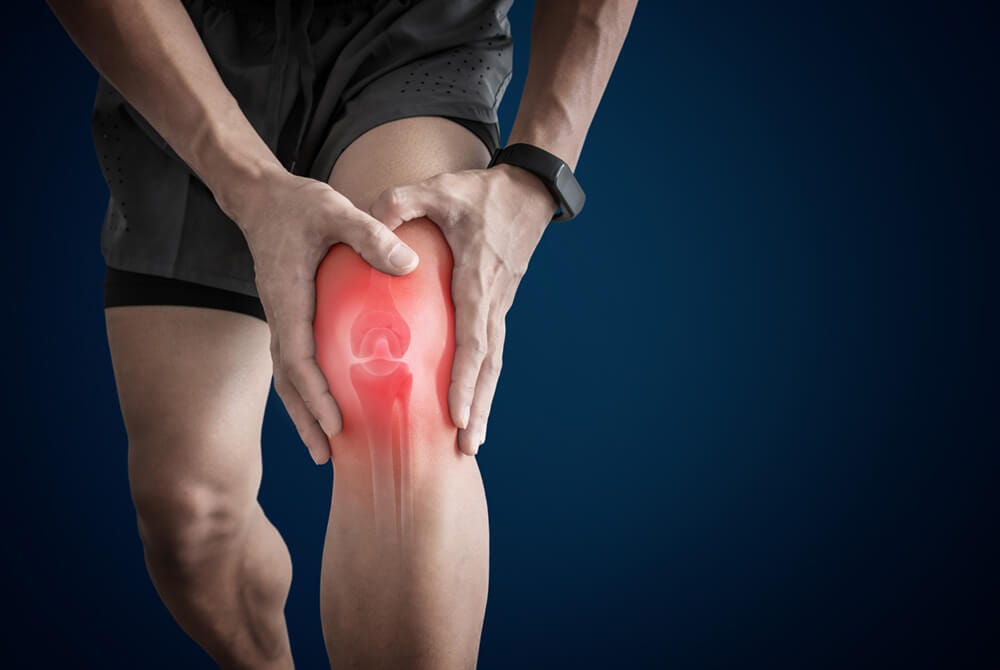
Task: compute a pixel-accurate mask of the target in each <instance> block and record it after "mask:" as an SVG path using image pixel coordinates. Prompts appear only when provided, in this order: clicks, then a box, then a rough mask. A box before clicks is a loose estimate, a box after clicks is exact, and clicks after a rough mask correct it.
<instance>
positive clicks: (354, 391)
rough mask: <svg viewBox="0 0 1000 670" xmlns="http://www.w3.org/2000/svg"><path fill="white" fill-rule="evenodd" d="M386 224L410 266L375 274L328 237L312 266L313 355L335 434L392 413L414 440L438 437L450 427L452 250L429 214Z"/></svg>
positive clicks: (361, 429)
mask: <svg viewBox="0 0 1000 670" xmlns="http://www.w3.org/2000/svg"><path fill="white" fill-rule="evenodd" d="M395 232H396V233H397V234H398V235H399V237H400V238H401V239H403V240H404V241H405V242H406V243H407V244H408V245H409V246H410V247H411V248H413V249H414V250H415V251H416V252H417V254H418V255H419V256H420V265H419V266H418V267H417V269H416V270H414V271H413V272H411V273H410V274H407V275H403V276H399V277H396V276H391V275H386V274H383V273H381V272H379V271H377V270H375V269H374V268H372V267H371V266H370V265H368V263H366V262H365V261H364V260H363V259H362V258H361V257H360V256H359V255H358V254H356V253H355V252H354V251H353V250H351V249H350V248H349V247H346V246H345V245H336V246H335V247H333V248H332V249H331V251H330V253H329V254H328V255H327V257H326V259H324V261H323V263H322V264H321V265H320V269H319V272H318V273H317V278H316V296H317V299H316V318H315V331H316V352H317V360H318V362H319V364H320V367H321V368H322V369H323V371H324V373H325V374H326V377H327V380H328V381H329V383H330V388H331V391H332V393H333V395H334V397H335V398H336V399H337V402H338V404H339V405H340V408H341V412H342V414H343V418H344V430H343V433H342V435H341V436H340V440H339V441H340V442H343V441H344V440H348V441H350V440H352V439H362V433H368V432H370V431H371V430H374V429H377V427H378V426H379V425H383V426H386V427H388V426H389V425H390V423H392V422H391V420H390V419H391V417H394V416H399V415H404V416H405V417H406V419H405V423H406V430H407V432H408V433H409V435H410V437H411V438H413V439H415V440H418V441H422V442H440V441H442V439H443V438H446V437H447V436H448V435H449V434H451V433H454V432H455V431H456V430H457V429H456V428H455V426H454V425H453V424H452V423H451V419H450V414H449V412H448V402H447V390H448V382H449V379H450V375H451V366H452V361H453V358H454V353H455V336H454V306H453V304H452V299H451V270H452V257H451V251H450V249H449V247H448V244H447V242H446V241H445V239H444V236H443V235H442V233H441V231H440V230H439V229H438V227H437V225H436V224H434V223H433V222H431V221H430V220H429V219H415V220H413V221H408V222H406V223H405V224H403V225H402V226H400V227H399V228H397V229H396V231H395ZM368 437H371V436H370V435H369V436H368ZM385 437H386V439H388V438H389V437H390V436H389V435H386V436H385ZM334 457H335V458H336V454H334Z"/></svg>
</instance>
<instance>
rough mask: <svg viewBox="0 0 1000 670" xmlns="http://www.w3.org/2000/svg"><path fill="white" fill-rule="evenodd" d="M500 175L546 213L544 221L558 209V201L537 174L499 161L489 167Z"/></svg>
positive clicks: (548, 219) (547, 220)
mask: <svg viewBox="0 0 1000 670" xmlns="http://www.w3.org/2000/svg"><path fill="white" fill-rule="evenodd" d="M489 169H490V171H496V172H497V173H498V174H500V175H502V176H503V178H504V179H505V180H507V181H508V182H509V183H510V184H511V185H512V186H513V187H514V188H515V189H517V190H518V191H519V193H520V194H522V196H523V197H525V198H527V199H528V200H529V201H530V202H532V203H537V205H538V206H539V207H540V208H541V209H543V210H544V211H545V213H546V214H547V216H546V218H545V223H548V222H549V221H551V219H552V216H553V215H554V214H555V213H556V212H557V211H558V210H559V202H558V201H557V200H556V199H555V198H554V197H553V196H552V192H551V191H549V188H548V186H546V185H545V182H543V181H542V180H541V179H540V178H539V177H538V176H537V175H535V174H533V173H532V172H529V171H528V170H525V169H524V168H522V167H518V166H516V165H510V164H509V163H500V164H498V165H494V166H493V167H491V168H489Z"/></svg>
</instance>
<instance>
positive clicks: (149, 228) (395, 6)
mask: <svg viewBox="0 0 1000 670" xmlns="http://www.w3.org/2000/svg"><path fill="white" fill-rule="evenodd" d="M512 2H513V0H369V1H367V2H366V1H365V0H182V4H183V5H184V7H185V9H186V10H187V12H188V14H189V15H190V16H191V20H192V22H193V23H194V26H195V28H196V30H197V31H198V33H199V35H200V36H201V38H202V41H203V42H204V43H205V47H206V49H207V51H208V53H209V55H210V57H211V59H212V61H213V63H214V64H215V66H216V68H217V69H218V71H219V74H220V75H221V77H222V80H223V82H224V83H225V84H226V86H227V88H228V89H229V90H230V92H232V94H233V95H234V97H235V98H236V100H237V101H238V102H239V105H240V108H241V109H242V110H243V112H244V113H245V115H246V117H247V119H248V120H249V121H250V123H251V125H252V126H253V127H254V129H255V130H256V131H257V132H258V133H259V134H260V136H261V137H262V138H263V140H264V141H265V142H266V143H267V145H268V146H269V147H270V148H271V150H272V151H273V152H274V153H275V156H277V158H278V160H279V161H281V163H282V164H283V165H284V166H285V167H286V168H287V169H289V170H290V171H291V172H293V173H295V174H298V175H303V176H309V177H312V178H314V179H318V180H322V181H327V180H328V178H329V176H330V172H331V170H332V169H333V165H334V163H335V162H336V160H337V158H338V157H339V156H340V154H341V153H342V152H343V151H344V149H346V148H347V147H348V145H350V144H351V143H352V142H353V141H354V140H355V139H357V138H358V137H359V136H360V135H362V134H363V133H365V132H367V131H368V130H370V129H372V128H374V127H376V126H378V125H381V124H383V123H387V122H389V121H393V120H396V119H401V118H405V117H412V116H441V117H446V118H450V119H452V120H454V121H456V122H457V123H461V124H462V125H464V126H466V127H467V128H469V129H470V130H471V131H472V132H473V133H475V134H476V135H477V136H478V137H479V138H480V139H481V140H482V141H483V143H484V144H485V145H486V147H487V149H488V150H489V151H490V152H491V153H492V152H493V151H494V150H495V149H496V148H497V146H498V145H499V139H500V138H499V128H498V119H497V108H498V107H499V104H500V101H501V98H502V96H503V93H504V91H505V89H506V88H507V84H508V83H509V81H510V76H511V65H512V51H513V43H512V39H511V34H510V24H509V22H508V20H507V11H508V9H509V7H510V5H511V3H512ZM177 104H184V103H183V101H178V102H177ZM91 121H92V122H91V127H92V131H93V138H94V144H95V148H96V150H97V156H98V160H99V162H100V165H101V168H102V170H103V173H104V178H105V180H106V181H107V184H108V188H109V190H110V199H109V202H108V208H107V211H106V214H105V217H104V222H103V225H102V228H101V252H102V255H103V257H104V261H105V263H106V266H107V274H106V276H105V306H106V307H112V306H119V305H134V304H188V305H195V306H208V307H213V306H218V307H219V308H220V309H229V310H231V311H238V312H243V313H247V314H252V315H254V316H258V317H260V318H263V310H262V309H260V307H259V300H258V297H257V288H256V285H255V283H254V271H253V259H252V258H251V256H250V251H249V248H248V247H247V244H246V241H245V239H244V238H243V235H242V233H241V232H240V231H239V229H238V228H237V226H236V224H235V223H234V222H233V221H232V220H231V219H229V218H228V217H226V215H225V214H223V213H222V211H221V210H220V209H219V207H218V205H217V204H216V202H215V199H214V197H213V196H212V194H211V192H209V190H208V189H207V188H206V187H205V185H204V184H203V183H202V182H201V181H200V180H199V179H198V177H197V176H196V175H195V174H194V173H193V172H192V170H191V169H190V168H189V167H188V166H187V165H186V164H185V163H184V162H183V161H182V160H181V159H180V158H179V157H178V156H177V155H176V154H175V153H174V151H173V150H172V149H171V148H170V146H169V145H167V143H166V142H165V141H164V140H163V138H162V137H160V135H159V134H158V133H157V132H156V131H155V130H154V129H153V128H152V127H151V126H150V125H149V124H148V123H147V122H146V120H145V119H144V118H143V117H142V116H141V115H140V114H139V113H138V112H137V111H136V110H135V109H134V108H133V107H132V106H131V105H129V103H128V102H126V101H125V100H124V98H123V97H122V96H121V94H119V93H118V91H116V90H115V88H114V87H113V86H112V85H111V84H110V83H109V82H108V81H107V80H105V79H104V78H103V77H102V78H100V79H99V81H98V86H97V95H96V100H95V104H94V108H93V114H92V120H91ZM201 287H205V288H206V289H208V290H205V291H204V292H200V291H202V288H201ZM231 294H235V295H231ZM245 298H249V301H248V300H246V299H245Z"/></svg>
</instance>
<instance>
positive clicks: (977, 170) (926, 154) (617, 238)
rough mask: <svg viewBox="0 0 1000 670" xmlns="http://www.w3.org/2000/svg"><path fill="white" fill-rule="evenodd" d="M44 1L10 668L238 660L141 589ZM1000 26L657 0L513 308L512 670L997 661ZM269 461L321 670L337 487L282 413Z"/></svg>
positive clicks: (27, 92)
mask: <svg viewBox="0 0 1000 670" xmlns="http://www.w3.org/2000/svg"><path fill="white" fill-rule="evenodd" d="M13 4H14V3H5V11H6V12H9V13H13V12H14V11H15V10H13V8H12V7H10V5H13ZM17 4H18V5H21V7H20V9H19V10H17V11H19V12H20V13H19V14H17V15H16V16H9V17H8V19H9V20H8V21H5V35H4V41H3V64H4V65H3V67H4V76H3V79H4V87H5V90H6V93H5V95H4V103H5V104H4V105H3V116H4V128H5V129H6V132H5V133H4V145H5V146H6V147H7V150H6V160H5V164H6V171H7V178H6V179H5V183H6V184H7V188H5V189H4V190H5V192H6V194H7V195H6V196H5V198H4V200H5V203H6V205H5V213H4V216H3V220H4V224H3V226H2V235H3V249H4V251H5V254H4V260H3V263H2V264H0V268H2V270H0V271H2V281H3V286H4V287H5V289H4V292H5V297H6V300H7V302H6V306H5V309H4V323H5V327H4V329H3V330H4V336H5V338H6V340H7V341H6V342H5V343H4V344H5V350H6V352H7V359H6V360H7V366H8V370H9V372H8V375H7V383H6V386H5V391H4V396H3V404H2V406H3V420H2V424H0V425H2V429H3V434H2V435H3V442H4V444H3V447H2V454H3V456H2V467H3V470H2V476H3V509H4V520H5V528H4V535H3V537H4V540H5V541H4V544H5V547H4V565H3V568H4V570H3V575H2V579H0V582H2V583H3V584H4V587H3V588H4V591H7V593H5V594H4V609H5V610H6V611H7V612H9V613H12V614H13V615H14V624H13V627H12V628H11V627H8V628H7V629H6V631H5V633H6V634H8V635H10V640H9V641H8V643H9V644H8V650H7V651H5V652H4V662H3V665H4V666H5V667H55V666H56V664H65V665H66V667H88V668H90V667H93V668H110V667H130V668H148V669H155V668H179V667H210V663H209V662H208V660H207V657H205V656H204V655H203V654H202V653H201V652H200V650H199V649H198V648H197V647H196V646H195V645H194V644H193V643H192V642H190V641H189V640H188V639H187V638H186V636H185V635H184V634H183V633H182V632H181V631H180V629H179V628H177V627H176V626H175V625H174V624H173V623H172V620H171V619H170V617H169V615H168V613H167V611H166V610H165V608H164V607H163V606H162V605H161V604H160V601H159V600H158V598H157V596H156V594H155V592H154V590H153V587H152V586H151V584H150V582H149V580H148V578H147V576H146V573H145V568H144V565H143V561H142V556H141V547H140V544H139V540H138V538H137V535H136V530H135V526H134V518H133V512H132V508H131V503H130V499H129V495H128V489H127V482H126V472H125V448H126V437H125V433H124V430H123V427H122V423H121V418H120V415H119V410H118V405H117V399H116V394H115V389H114V382H113V378H112V372H111V366H110V360H109V356H108V350H107V344H106V340H105V333H104V322H103V314H102V311H101V288H102V286H101V280H102V259H101V256H100V251H99V246H98V245H99V228H100V224H101V218H102V215H103V213H104V207H105V203H106V197H107V195H106V193H107V192H106V188H105V185H104V183H103V181H102V177H101V174H100V171H99V169H98V165H97V162H96V159H95V156H94V151H93V148H92V145H91V139H90V131H89V112H90V107H91V103H92V96H93V90H94V85H95V81H96V74H95V72H94V71H93V70H92V69H91V67H90V65H89V64H88V63H87V61H86V60H85V59H84V57H83V56H82V55H81V54H80V53H79V52H78V51H77V50H76V49H75V47H74V46H73V44H72V42H71V41H70V40H69V38H68V37H67V36H66V35H65V33H63V32H62V30H61V28H60V26H59V24H58V23H57V21H56V20H55V18H54V17H53V16H52V15H51V13H50V12H49V10H48V9H47V8H46V7H45V6H44V4H43V3H17ZM946 5H947V6H946ZM986 7H987V3H981V4H980V3H929V2H907V3H902V2H899V3H888V2H832V1H829V2H821V3H799V2H753V3H744V2H705V1H699V2H669V3H660V2H656V1H654V0H645V2H643V3H641V5H640V7H639V9H638V13H637V15H636V19H635V22H634V24H633V27H632V30H631V33H630V35H629V39H628V41H627V43H626V45H625V48H624V51H623V53H622V56H621V58H620V60H619V62H618V65H617V68H616V70H615V74H614V76H613V78H612V81H611V83H610V86H609V87H608V90H607V92H606V95H605V98H604V101H603V103H602V105H601V107H600V109H599V111H598V113H597V116H596V119H595V121H594V124H593V126H592V127H591V131H590V134H589V136H588V141H587V145H586V147H585V149H584V152H583V156H582V160H581V162H580V166H579V170H578V173H579V176H580V179H581V181H582V183H583V184H584V186H585V187H586V188H587V190H588V194H589V201H588V205H587V209H586V211H585V213H584V214H583V216H582V217H581V218H580V219H579V220H578V221H574V222H572V223H569V224H565V225H554V226H552V227H551V228H550V231H549V232H548V233H547V234H546V237H545V239H544V240H543V241H542V244H541V246H540V248H539V249H538V252H537V254H536V256H535V257H534V259H533V260H532V263H531V267H530V270H529V272H528V275H527V277H526V278H525V281H524V282H523V283H522V288H521V290H520V292H519V294H518V300H517V302H516V303H515V306H514V309H513V310H512V312H511V314H510V317H509V335H508V341H507V348H506V358H505V367H504V372H503V377H502V380H501V386H500V389H499V393H498V397H497V399H496V403H495V406H494V411H493V418H492V423H491V428H490V431H489V438H488V442H487V444H486V446H485V447H484V448H483V451H482V452H481V456H480V464H481V467H482V470H483V473H484V477H485V481H486V488H487V494H488V497H489V501H490V522H491V530H492V557H491V570H492V575H491V577H492V581H491V588H490V601H489V606H488V612H487V620H486V627H485V633H484V637H483V643H482V654H481V663H480V667H481V668H483V669H484V670H494V669H499V668H551V667H575V668H612V667H629V668H656V667H688V668H715V667H768V668H777V667H795V668H820V667H840V668H843V667H857V666H861V665H870V666H877V667H896V666H899V665H903V664H906V665H907V666H909V667H959V666H962V665H965V664H964V663H961V662H960V661H959V659H965V660H969V659H978V662H977V663H974V664H972V663H970V664H969V666H970V667H972V666H973V665H974V666H975V667H984V668H985V667H998V665H997V663H998V660H1000V659H998V653H997V648H996V635H995V634H996V633H997V632H998V630H1000V629H998V627H997V620H998V607H997V588H996V587H997V577H996V575H995V571H996V569H997V567H998V562H997V561H998V558H1000V556H998V553H997V552H996V547H995V545H994V541H995V537H996V535H997V531H998V527H997V526H998V524H997V517H996V514H995V511H996V508H995V507H994V502H995V501H994V500H993V497H994V496H993V494H994V489H995V488H996V485H997V469H996V458H995V451H996V449H997V446H998V444H1000V434H998V433H1000V430H998V424H1000V419H998V414H1000V394H998V390H997V388H998V387H997V381H996V379H997V375H998V373H1000V364H998V363H1000V361H998V355H997V344H998V342H1000V339H998V336H1000V331H998V328H997V319H996V310H997V307H998V301H997V287H998V283H997V277H996V274H995V272H994V267H995V263H996V258H997V254H998V251H1000V239H998V237H1000V236H998V233H997V226H998V222H1000V216H998V208H997V201H998V190H1000V179H998V170H997V149H998V142H997V133H996V122H997V118H998V105H997V91H998V83H997V78H996V77H995V76H994V73H995V71H996V63H997V62H1000V54H998V53H997V51H998V48H997V42H998V36H997V30H996V26H997V25H998V23H997V22H996V18H995V17H993V16H990V15H989V14H988V12H987V9H986ZM530 10H531V6H530V3H529V2H526V1H525V0H519V1H518V2H517V3H516V4H515V8H514V10H513V11H512V14H511V20H512V23H513V27H514V33H515V39H516V40H517V42H518V47H517V50H516V56H515V65H516V73H515V78H514V81H513V83H512V84H511V87H510V89H509V91H508V93H507V97H506V100H505V103H504V105H503V108H502V131H503V134H504V135H506V133H507V132H508V131H509V129H510V126H511V124H512V122H513V118H514V113H515V111H516V105H517V101H518V97H519V93H520V90H521V86H522V84H523V81H524V76H525V72H526V67H527V60H528V36H529V30H530ZM264 455H265V462H266V474H265V479H264V484H263V491H262V499H263V502H264V504H265V507H266V509H267V510H268V512H269V514H270V515H271V516H272V517H273V518H274V520H275V522H276V523H277V525H278V526H279V528H280V529H281V530H282V532H283V533H284V536H285V538H286V539H287V541H288V543H289V545H290V547H291V550H292V553H293V556H294V561H295V583H294V585H293V589H292V593H291V597H290V601H289V604H288V619H289V624H290V628H291V632H292V635H293V645H294V650H295V653H296V655H297V659H298V662H299V664H300V667H302V668H319V667H322V666H323V664H324V663H325V657H324V652H323V646H322V641H321V636H320V624H319V612H318V596H317V587H318V576H319V575H318V569H319V559H320V547H321V542H322V535H323V530H324V524H325V513H326V509H327V500H328V493H329V486H330V471H329V469H323V470H320V469H317V468H315V467H314V466H312V465H311V464H310V461H309V460H308V457H307V455H306V452H305V450H304V449H303V448H302V447H301V446H300V445H299V444H298V443H297V440H296V437H295V433H294V432H293V429H292V427H291V424H290V422H289V420H288V419H287V417H286V416H285V415H284V413H283V410H282V409H281V406H280V403H278V402H277V401H276V397H274V396H273V395H272V400H271V404H270V405H269V407H268V414H267V418H266V422H265V443H264ZM987 633H992V636H990V635H987Z"/></svg>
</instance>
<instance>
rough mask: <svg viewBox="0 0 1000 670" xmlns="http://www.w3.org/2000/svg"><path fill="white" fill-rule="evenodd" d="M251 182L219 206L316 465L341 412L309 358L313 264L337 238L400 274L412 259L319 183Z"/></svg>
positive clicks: (386, 232) (277, 177)
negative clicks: (248, 262) (230, 224)
mask: <svg viewBox="0 0 1000 670" xmlns="http://www.w3.org/2000/svg"><path fill="white" fill-rule="evenodd" d="M256 181H257V184H258V185H257V186H256V188H254V189H253V191H252V192H251V193H250V194H249V195H247V196H245V197H243V198H242V199H241V201H240V202H236V203H227V206H226V207H224V209H226V210H227V213H228V214H229V215H230V216H231V217H232V218H233V219H234V220H235V221H236V223H237V224H238V225H239V227H240V229H241V230H242V231H243V235H244V236H245V237H246V240H247V244H248V245H249V247H250V253H251V254H252V256H253V260H254V271H255V273H256V281H257V290H258V293H259V294H260V301H261V303H262V304H263V306H264V312H265V314H266V315H267V320H268V325H269V326H270V328H271V358H272V361H273V364H274V388H275V390H276V391H277V392H278V395H279V396H280V397H281V400H282V401H283V402H284V403H285V408H286V409H287V410H288V414H289V416H291V418H292V421H293V422H294V423H295V427H296V428H297V429H298V432H299V436H300V437H301V438H302V441H303V442H304V443H305V445H306V447H307V448H308V449H309V453H310V455H311V456H312V458H313V460H314V461H315V462H316V463H317V464H322V463H325V462H326V461H327V460H328V459H329V457H330V449H329V440H328V438H330V437H333V436H334V435H336V434H337V433H339V432H340V430H341V428H342V426H343V419H342V417H341V413H340V408H339V407H338V406H337V402H336V400H335V399H334V398H333V396H332V395H331V394H330V389H329V386H328V384H327V380H326V376H325V375H324V374H323V371H322V370H320V368H319V365H318V364H317V362H316V344H315V340H314V337H313V316H314V314H315V307H316V270H317V268H318V267H319V264H320V262H321V261H322V260H323V258H324V257H325V256H326V253H327V251H328V250H329V248H330V247H331V246H332V245H334V244H336V243H337V242H344V243H345V244H347V245H348V246H350V247H351V248H353V249H354V250H355V251H356V252H358V254H360V255H361V256H362V257H363V258H364V259H365V260H366V261H368V263H370V264H371V265H372V266H374V267H375V268H376V269H378V270H381V271H382V272H385V273H387V274H393V275H403V274H407V273H409V272H411V271H412V270H413V269H414V268H416V267H417V263H418V259H417V255H416V253H414V252H413V250H412V249H410V248H409V247H408V246H406V245H405V244H404V243H403V242H402V241H400V239H399V238H398V237H397V236H396V235H395V234H394V233H393V232H392V231H391V230H390V229H389V228H387V227H386V226H385V224H383V223H382V222H381V221H379V220H377V219H375V218H373V217H372V216H371V215H369V214H368V213H367V212H363V211H361V210H359V209H357V208H356V207H355V206H354V205H353V204H352V203H351V201H350V200H348V199H347V198H346V197H345V196H343V195H342V194H340V193H338V192H337V191H335V190H334V189H333V188H332V187H330V186H329V185H328V184H326V183H324V182H321V181H317V180H315V179H307V178H304V177H298V176H295V175H293V174H291V173H289V172H287V171H285V170H283V169H281V170H278V169H275V170H272V171H271V172H270V174H268V175H266V177H265V178H262V179H259V180H256Z"/></svg>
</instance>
